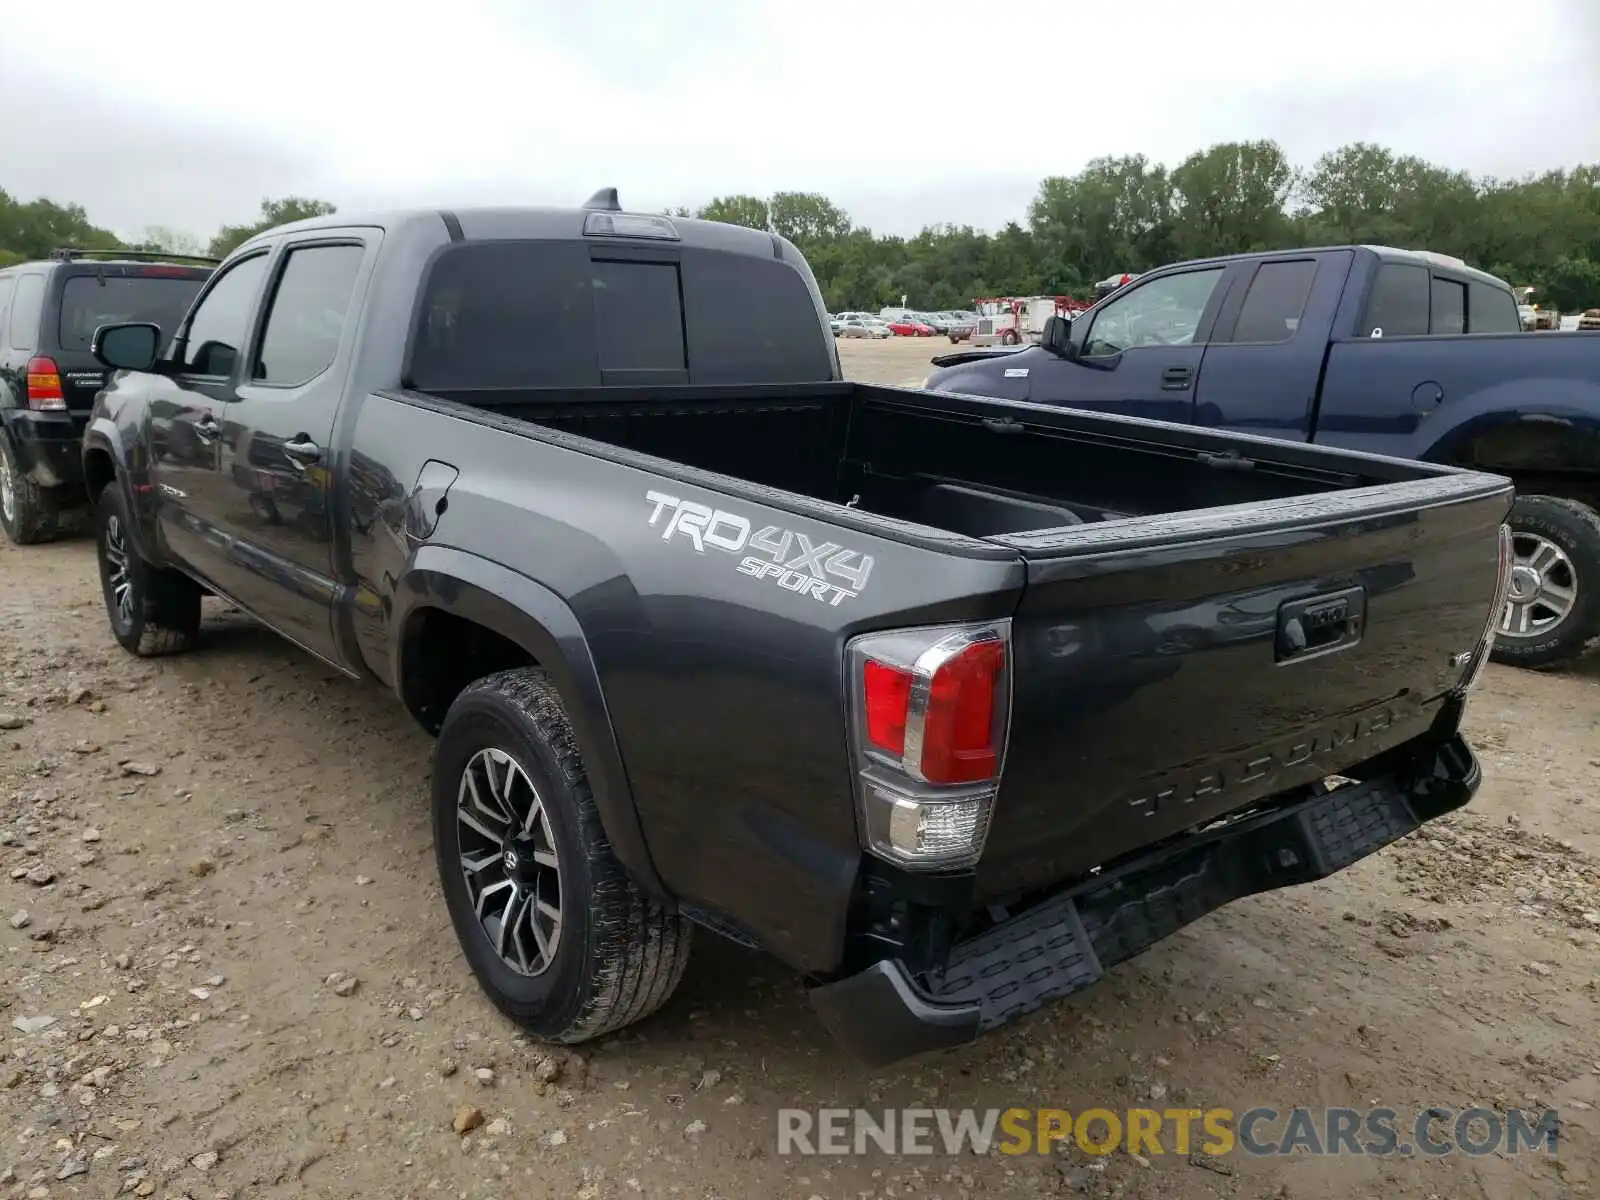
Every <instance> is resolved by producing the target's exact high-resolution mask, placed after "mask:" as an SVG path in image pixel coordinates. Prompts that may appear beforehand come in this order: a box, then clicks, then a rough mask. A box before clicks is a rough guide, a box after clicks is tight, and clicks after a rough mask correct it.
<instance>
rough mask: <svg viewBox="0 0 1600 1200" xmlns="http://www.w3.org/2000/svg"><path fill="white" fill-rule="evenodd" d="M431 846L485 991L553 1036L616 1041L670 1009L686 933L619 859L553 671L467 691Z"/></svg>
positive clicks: (441, 783) (451, 739)
mask: <svg viewBox="0 0 1600 1200" xmlns="http://www.w3.org/2000/svg"><path fill="white" fill-rule="evenodd" d="M433 839H434V850H435V852H436V854H437V856H438V865H439V878H440V883H441V885H442V886H443V889H444V896H445V904H446V906H447V907H448V908H449V910H450V920H451V922H452V924H453V925H454V926H455V931H456V937H457V939H458V940H459V941H460V943H461V948H462V951H463V952H464V953H465V955H466V958H467V963H468V965H469V966H470V967H471V968H472V973H473V974H474V975H475V976H476V977H477V980H478V983H479V985H480V986H481V987H482V988H483V990H484V992H485V993H486V994H487V995H488V997H489V999H490V1000H492V1001H493V1002H494V1004H495V1005H496V1007H498V1008H499V1009H500V1010H501V1011H502V1012H504V1013H505V1014H506V1015H507V1016H509V1017H510V1018H511V1019H512V1020H514V1021H516V1022H517V1023H518V1024H520V1025H522V1026H523V1027H524V1028H526V1029H527V1030H528V1031H529V1032H531V1033H533V1034H534V1035H536V1036H538V1037H540V1038H543V1039H544V1040H545V1041H549V1042H557V1043H573V1042H582V1041H587V1040H588V1039H590V1038H593V1037H598V1036H600V1035H601V1034H605V1033H610V1032H611V1031H613V1030H616V1029H620V1028H622V1027H623V1026H625V1025H631V1024H632V1023H634V1022H635V1021H639V1020H642V1019H643V1018H645V1017H647V1016H649V1015H650V1014H651V1013H652V1012H654V1011H655V1010H656V1009H658V1008H659V1007H661V1005H663V1004H665V1003H666V1001H667V999H668V998H669V997H670V996H671V995H672V993H673V990H674V989H675V988H676V987H677V986H678V981H679V980H680V979H681V978H682V977H683V969H684V966H685V964H686V963H687V962H688V958H689V943H690V926H689V924H688V922H686V921H685V920H684V919H683V918H682V917H679V916H676V915H674V914H672V913H669V912H667V910H666V909H665V908H663V907H662V906H661V905H659V904H657V903H656V902H655V901H653V900H651V899H650V898H649V897H648V896H646V895H645V894H644V893H643V892H641V891H640V890H639V888H638V887H637V886H636V885H635V884H634V883H633V881H632V880H631V879H630V878H629V877H628V875H627V872H626V871H625V870H624V869H623V867H622V864H621V863H619V862H618V861H617V860H616V857H615V856H614V855H613V854H612V853H611V846H610V843H609V842H608V841H607V840H606V835H605V831H604V829H603V828H602V827H601V823H600V813H599V809H598V808H597V807H596V805H595V800H594V793H593V792H592V791H591V790H590V787H589V781H588V776H587V775H586V773H585V770H584V765H583V760H582V759H581V758H580V756H579V754H578V748H577V744H576V742H575V740H574V738H573V733H572V726H571V724H570V723H569V722H568V720H567V715H566V710H565V709H564V707H563V706H562V702H561V698H560V696H559V694H558V693H557V692H556V689H555V686H554V685H553V684H552V683H551V681H550V677H549V675H548V674H546V673H545V672H544V671H542V670H539V669H537V668H531V667H530V668H523V669H519V670H512V671H502V672H500V673H499V674H495V675H490V676H488V677H487V678H484V679H480V680H478V681H477V682H476V683H474V684H472V685H471V686H469V687H468V688H467V689H466V690H465V691H463V692H462V693H461V695H460V696H458V697H457V698H456V701H455V703H454V704H452V705H451V706H450V711H449V713H447V714H446V716H445V719H444V726H443V728H442V729H441V730H440V731H439V741H438V746H437V748H436V750H435V752H434V759H433Z"/></svg>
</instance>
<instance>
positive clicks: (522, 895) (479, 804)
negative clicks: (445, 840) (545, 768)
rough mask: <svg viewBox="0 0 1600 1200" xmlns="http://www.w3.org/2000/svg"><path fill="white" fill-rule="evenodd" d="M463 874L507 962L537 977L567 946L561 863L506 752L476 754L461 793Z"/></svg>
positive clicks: (525, 781) (538, 808)
mask: <svg viewBox="0 0 1600 1200" xmlns="http://www.w3.org/2000/svg"><path fill="white" fill-rule="evenodd" d="M456 830H457V833H458V835H459V838H460V843H461V846H460V850H461V873H462V875H463V876H464V877H465V879H466V882H467V895H468V898H469V899H470V900H471V902H472V908H473V911H474V912H475V913H476V914H477V917H478V921H479V923H480V924H481V925H482V926H483V931H484V933H486V934H487V935H488V937H489V941H490V943H491V944H492V945H493V946H494V949H495V953H496V954H498V955H499V956H500V959H501V961H502V962H504V963H505V965H506V966H508V967H510V968H511V969H512V970H513V971H515V972H517V973H518V974H519V975H530V976H531V975H539V974H541V973H543V972H544V971H545V969H546V968H548V967H549V966H550V963H551V962H552V961H553V960H554V956H555V952H556V947H557V946H558V945H559V944H560V942H561V862H560V859H559V858H558V857H557V855H556V846H555V837H554V835H553V833H552V831H551V828H550V819H549V817H548V815H547V814H546V813H545V811H544V803H543V801H542V800H541V799H540V797H539V791H538V789H537V788H536V787H534V785H533V781H532V780H531V779H529V778H528V773H527V772H526V771H524V770H523V769H522V766H521V764H519V763H518V762H517V760H516V759H514V758H512V757H511V755H509V754H507V753H506V752H505V751H503V750H496V749H494V748H492V747H491V748H488V749H484V750H480V751H478V752H477V753H476V754H474V755H473V756H472V758H471V759H470V760H468V762H467V765H466V767H465V768H464V769H463V770H462V772H461V783H460V786H459V788H458V789H457V793H456Z"/></svg>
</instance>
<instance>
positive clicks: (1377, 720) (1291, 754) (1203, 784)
mask: <svg viewBox="0 0 1600 1200" xmlns="http://www.w3.org/2000/svg"><path fill="white" fill-rule="evenodd" d="M1404 715H1405V716H1410V715H1411V714H1410V713H1409V712H1407V713H1405V714H1404ZM1401 719H1402V714H1400V713H1397V712H1396V711H1395V710H1394V709H1392V708H1382V709H1379V710H1378V711H1376V712H1372V713H1368V714H1366V715H1365V716H1361V717H1356V718H1352V719H1349V720H1346V721H1343V722H1340V723H1339V724H1337V725H1334V726H1332V727H1330V728H1328V729H1325V730H1320V731H1318V732H1317V733H1314V734H1309V735H1305V736H1302V737H1301V738H1300V739H1299V740H1297V741H1296V742H1295V743H1294V744H1293V745H1285V746H1279V747H1275V748H1272V749H1264V750H1261V751H1259V752H1258V753H1256V754H1255V755H1253V756H1252V757H1250V758H1249V759H1246V760H1243V761H1239V762H1234V763H1229V764H1227V765H1225V766H1222V767H1219V768H1217V769H1216V770H1213V771H1209V772H1207V773H1206V774H1205V775H1202V776H1199V777H1198V778H1193V777H1191V778H1188V779H1185V780H1183V781H1182V782H1179V781H1176V780H1174V781H1173V782H1172V783H1171V784H1170V785H1168V786H1163V787H1160V788H1159V789H1158V790H1154V791H1148V792H1143V793H1141V794H1140V795H1138V796H1135V797H1134V798H1133V799H1131V800H1129V801H1128V807H1130V808H1132V809H1134V810H1135V811H1137V812H1141V813H1143V814H1144V815H1145V816H1147V817H1153V816H1155V815H1156V814H1157V813H1165V812H1167V811H1168V810H1169V809H1170V808H1172V807H1173V806H1174V805H1184V804H1193V803H1194V802H1195V801H1196V800H1200V801H1208V800H1212V799H1215V798H1216V797H1218V796H1220V795H1222V794H1224V793H1225V792H1231V791H1233V790H1234V789H1235V788H1241V787H1244V786H1246V785H1247V784H1259V783H1261V782H1262V781H1263V780H1266V779H1268V778H1270V777H1271V776H1273V775H1276V774H1278V772H1280V771H1285V770H1289V769H1291V768H1294V767H1300V766H1304V765H1305V764H1307V763H1310V762H1312V761H1314V760H1316V759H1322V758H1328V757H1330V756H1331V755H1332V754H1333V753H1334V751H1336V750H1343V749H1344V747H1346V746H1349V745H1350V744H1351V743H1353V742H1359V741H1361V740H1362V739H1364V738H1368V737H1371V736H1372V735H1374V734H1378V733H1382V732H1383V731H1384V730H1386V729H1389V728H1390V727H1391V726H1393V725H1394V724H1395V723H1396V722H1397V721H1398V720H1401Z"/></svg>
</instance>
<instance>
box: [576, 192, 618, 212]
mask: <svg viewBox="0 0 1600 1200" xmlns="http://www.w3.org/2000/svg"><path fill="white" fill-rule="evenodd" d="M583 206H584V207H585V208H598V209H601V210H602V211H605V212H621V211H622V202H621V201H620V200H618V199H617V189H616V188H614V187H612V188H601V189H600V190H599V191H598V192H596V193H595V194H594V195H592V196H590V197H589V198H588V199H587V200H586V201H584V204H583Z"/></svg>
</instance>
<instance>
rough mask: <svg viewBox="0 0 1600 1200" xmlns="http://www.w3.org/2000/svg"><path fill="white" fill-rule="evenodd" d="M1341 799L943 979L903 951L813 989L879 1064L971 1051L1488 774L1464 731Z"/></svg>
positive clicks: (1209, 852) (959, 951) (1111, 882)
mask: <svg viewBox="0 0 1600 1200" xmlns="http://www.w3.org/2000/svg"><path fill="white" fill-rule="evenodd" d="M1408 776H1409V786H1407V785H1404V784H1402V783H1401V782H1400V781H1399V780H1397V779H1396V778H1394V777H1385V778H1382V779H1377V780H1373V781H1369V782H1367V783H1362V784H1348V785H1346V786H1344V787H1342V788H1339V789H1337V790H1336V791H1333V792H1331V793H1324V794H1322V795H1318V796H1312V797H1308V798H1307V799H1305V800H1303V801H1300V802H1299V803H1297V804H1293V805H1291V806H1289V807H1286V808H1282V809H1278V810H1276V811H1274V812H1271V813H1265V814H1262V815H1260V816H1258V817H1253V818H1248V819H1246V820H1241V821H1239V822H1237V823H1236V824H1234V825H1231V826H1228V827H1226V828H1224V829H1220V830H1217V831H1215V832H1214V833H1212V834H1209V835H1201V836H1200V837H1197V838H1193V839H1189V840H1187V841H1184V842H1182V843H1180V844H1179V845H1177V846H1175V847H1163V848H1162V850H1160V851H1158V852H1156V853H1154V854H1152V855H1150V856H1148V857H1146V858H1143V859H1140V860H1137V861H1135V862H1133V863H1130V864H1128V865H1127V866H1125V867H1122V868H1120V869H1118V870H1117V871H1116V873H1115V874H1114V875H1112V876H1110V877H1097V878H1096V879H1094V880H1092V881H1090V883H1089V884H1088V885H1086V886H1085V887H1083V888H1078V889H1075V890H1072V891H1070V892H1066V893H1062V894H1060V895H1058V896H1055V897H1053V898H1051V899H1048V900H1045V901H1044V902H1042V903H1040V904H1037V905H1034V906H1033V907H1032V908H1029V909H1027V910H1025V911H1023V912H1021V913H1019V914H1018V915H1016V916H1013V917H1011V918H1009V919H1007V920H1005V921H1002V922H1001V923H1000V924H998V925H994V926H992V927H990V928H989V929H987V930H985V931H984V932H983V933H981V934H979V935H977V936H976V937H974V938H972V939H971V940H969V941H965V942H962V943H960V944H958V945H957V946H956V947H955V949H954V950H953V951H952V952H951V955H950V962H949V964H948V965H947V966H946V968H945V970H944V972H943V973H942V975H941V976H940V977H939V978H938V979H937V980H936V981H922V982H919V981H917V980H914V979H913V978H912V976H911V974H910V973H909V972H908V971H907V970H906V968H905V967H904V966H903V965H902V964H901V963H900V962H899V960H897V959H885V960H883V961H881V962H878V963H875V964H874V965H873V966H871V967H869V968H867V969H866V970H864V971H861V972H859V973H858V974H855V975H851V976H849V977H848V978H846V979H842V980H839V981H837V982H834V983H829V984H824V985H821V986H817V987H814V988H812V989H811V991H810V998H811V1003H812V1006H813V1007H814V1008H815V1009H816V1011H817V1015H818V1016H819V1017H820V1018H821V1020H822V1023H823V1024H824V1025H825V1026H826V1027H827V1029H828V1031H829V1032H830V1033H832V1034H833V1036H834V1037H835V1038H836V1039H837V1040H838V1041H839V1042H840V1043H841V1044H842V1045H843V1046H844V1047H845V1048H846V1049H847V1050H849V1051H850V1052H851V1053H852V1054H854V1055H855V1056H856V1057H858V1058H860V1059H862V1060H863V1061H864V1062H866V1063H867V1064H869V1065H871V1066H884V1065H887V1064H888V1063H892V1062H895V1061H897V1060H899V1059H902V1058H906V1057H908V1056H910V1055H913V1054H920V1053H922V1052H924V1051H929V1050H946V1049H950V1048H952V1047H955V1046H960V1045H964V1044H965V1043H967V1042H970V1041H972V1040H974V1039H975V1038H977V1037H978V1035H979V1034H982V1033H985V1032H988V1031H989V1030H991V1029H995V1028H997V1027H999V1026H1001V1025H1004V1024H1006V1023H1008V1022H1010V1021H1013V1020H1016V1019H1017V1018H1019V1017H1022V1016H1025V1015H1026V1014H1028V1013H1031V1012H1033V1011H1035V1010H1036V1009H1039V1008H1041V1007H1043V1006H1044V1005H1046V1004H1049V1003H1051V1002H1053V1001H1056V1000H1059V999H1061V998H1062V997H1064V996H1069V995H1071V994H1072V993H1074V992H1078V991H1081V990H1083V989H1084V988H1086V987H1088V986H1090V985H1091V984H1093V983H1095V982H1096V981H1097V980H1099V978H1100V977H1101V976H1102V975H1103V974H1104V973H1105V971H1106V970H1107V969H1108V968H1110V967H1112V966H1114V965H1116V964H1117V963H1119V962H1123V961H1124V960H1126V959H1129V958H1132V957H1133V956H1134V955H1136V954H1138V953H1140V952H1141V951H1143V950H1145V949H1147V948H1149V947H1150V946H1152V945H1154V944H1155V943H1156V942H1159V941H1161V940H1163V939H1164V938H1167V937H1169V936H1171V935H1172V934H1173V933H1176V932H1177V931H1178V930H1179V929H1181V928H1182V927H1183V926H1185V925H1188V924H1189V923H1191V922H1192V921H1195V920H1197V919H1199V918H1200V917H1203V916H1205V915H1206V914H1207V913H1209V912H1213V911H1215V910H1216V909H1218V908H1221V907H1222V906H1223V905H1225V904H1228V903H1230V902H1231V901H1234V900H1237V899H1239V898H1240V897H1243V896H1250V895H1254V894H1255V893H1257V892H1265V891H1271V890H1273V889H1275V888H1282V887H1289V886H1292V885H1294V884H1299V883H1310V882H1312V881H1314V880H1318V879H1326V878H1327V877H1328V876H1330V875H1332V874H1334V873H1335V872H1337V871H1342V870H1343V869H1344V868H1345V867H1348V866H1349V865H1350V864H1351V863H1354V862H1356V861H1358V860H1360V859H1363V858H1366V857H1367V856H1368V855H1370V854H1373V853H1375V852H1377V851H1378V850H1381V849H1383V847H1385V846H1387V845H1388V844H1389V843H1391V842H1393V841H1395V840H1397V839H1399V838H1402V837H1404V836H1405V835H1406V834H1408V833H1411V832H1412V831H1413V830H1416V829H1418V828H1419V827H1421V826H1422V825H1423V824H1424V823H1425V822H1427V821H1431V820H1433V819H1434V818H1436V817H1439V816H1442V815H1444V814H1445V813H1447V812H1451V811H1453V810H1455V809H1457V808H1460V807H1461V806H1462V805H1464V804H1466V803H1467V801H1469V800H1470V799H1471V798H1472V796H1473V794H1474V793H1476V792H1477V790H1478V785H1479V782H1480V781H1481V778H1482V774H1481V771H1480V769H1479V766H1478V760H1477V758H1476V756H1475V755H1474V754H1473V752H1472V750H1471V748H1470V747H1469V746H1468V745H1467V744H1466V742H1465V741H1464V740H1463V739H1462V738H1461V737H1459V736H1456V737H1453V738H1451V739H1450V740H1449V741H1448V742H1446V743H1444V744H1443V745H1442V746H1441V747H1440V748H1439V750H1438V751H1437V753H1436V755H1435V758H1434V761H1433V763H1432V764H1431V768H1430V769H1425V770H1423V771H1421V772H1419V773H1416V774H1410V773H1408Z"/></svg>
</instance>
